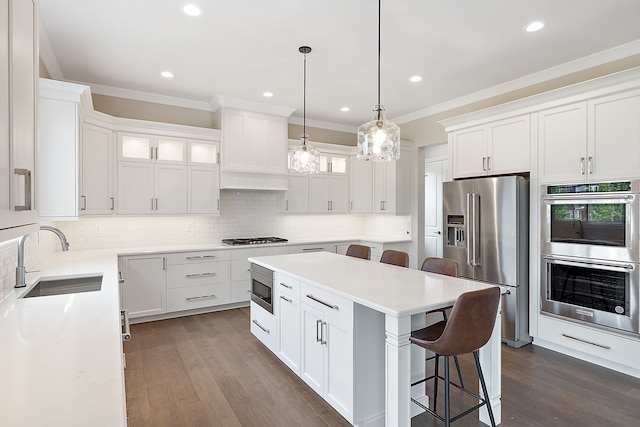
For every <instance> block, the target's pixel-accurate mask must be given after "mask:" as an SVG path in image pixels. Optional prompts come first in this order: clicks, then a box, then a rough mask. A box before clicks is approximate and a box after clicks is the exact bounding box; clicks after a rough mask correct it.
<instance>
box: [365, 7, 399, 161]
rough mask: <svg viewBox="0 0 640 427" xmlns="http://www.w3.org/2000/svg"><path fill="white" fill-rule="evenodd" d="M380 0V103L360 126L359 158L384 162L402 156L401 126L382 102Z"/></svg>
mask: <svg viewBox="0 0 640 427" xmlns="http://www.w3.org/2000/svg"><path fill="white" fill-rule="evenodd" d="M381 3H382V0H378V104H377V105H376V106H375V108H374V109H373V118H372V119H371V121H369V122H367V123H365V124H363V125H362V126H360V127H359V128H358V155H357V156H358V159H360V160H371V161H374V162H384V161H391V160H398V159H399V158H400V128H399V127H398V125H396V124H395V123H393V122H392V121H389V120H387V119H386V117H385V115H384V107H383V106H382V104H380V15H381V13H380V9H381Z"/></svg>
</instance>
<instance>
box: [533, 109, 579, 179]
mask: <svg viewBox="0 0 640 427" xmlns="http://www.w3.org/2000/svg"><path fill="white" fill-rule="evenodd" d="M538 149H539V171H540V174H539V175H540V180H541V181H543V182H544V181H550V182H554V181H576V180H578V181H581V180H584V179H585V171H586V167H587V165H586V161H587V103H586V102H578V103H575V104H569V105H563V106H561V107H556V108H550V109H547V110H542V111H540V112H538Z"/></svg>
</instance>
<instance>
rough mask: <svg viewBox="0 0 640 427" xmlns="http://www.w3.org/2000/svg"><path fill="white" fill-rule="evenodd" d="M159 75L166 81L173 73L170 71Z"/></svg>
mask: <svg viewBox="0 0 640 427" xmlns="http://www.w3.org/2000/svg"><path fill="white" fill-rule="evenodd" d="M160 75H161V76H162V77H165V78H167V79H170V78H171V77H173V73H172V72H171V71H163V72H161V73H160Z"/></svg>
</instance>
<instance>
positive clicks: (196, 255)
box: [167, 251, 231, 265]
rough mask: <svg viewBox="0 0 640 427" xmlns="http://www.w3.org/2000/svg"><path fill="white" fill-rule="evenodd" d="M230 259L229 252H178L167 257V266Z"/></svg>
mask: <svg viewBox="0 0 640 427" xmlns="http://www.w3.org/2000/svg"><path fill="white" fill-rule="evenodd" d="M230 258H231V255H230V253H229V251H194V252H178V253H172V254H168V255H167V264H168V265H176V264H195V263H198V262H207V261H228V260H229V259H230Z"/></svg>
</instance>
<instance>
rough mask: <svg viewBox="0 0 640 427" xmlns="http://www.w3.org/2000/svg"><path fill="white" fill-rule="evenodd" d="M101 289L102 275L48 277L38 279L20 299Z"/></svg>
mask: <svg viewBox="0 0 640 427" xmlns="http://www.w3.org/2000/svg"><path fill="white" fill-rule="evenodd" d="M101 288H102V274H100V275H95V276H82V277H78V276H74V277H48V278H43V279H40V280H39V281H38V282H37V283H36V285H35V286H34V287H33V288H32V289H31V290H30V291H29V292H27V293H26V294H25V295H24V296H23V297H22V298H32V297H43V296H47V295H63V294H76V293H80V292H95V291H99V290H100V289H101Z"/></svg>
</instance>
